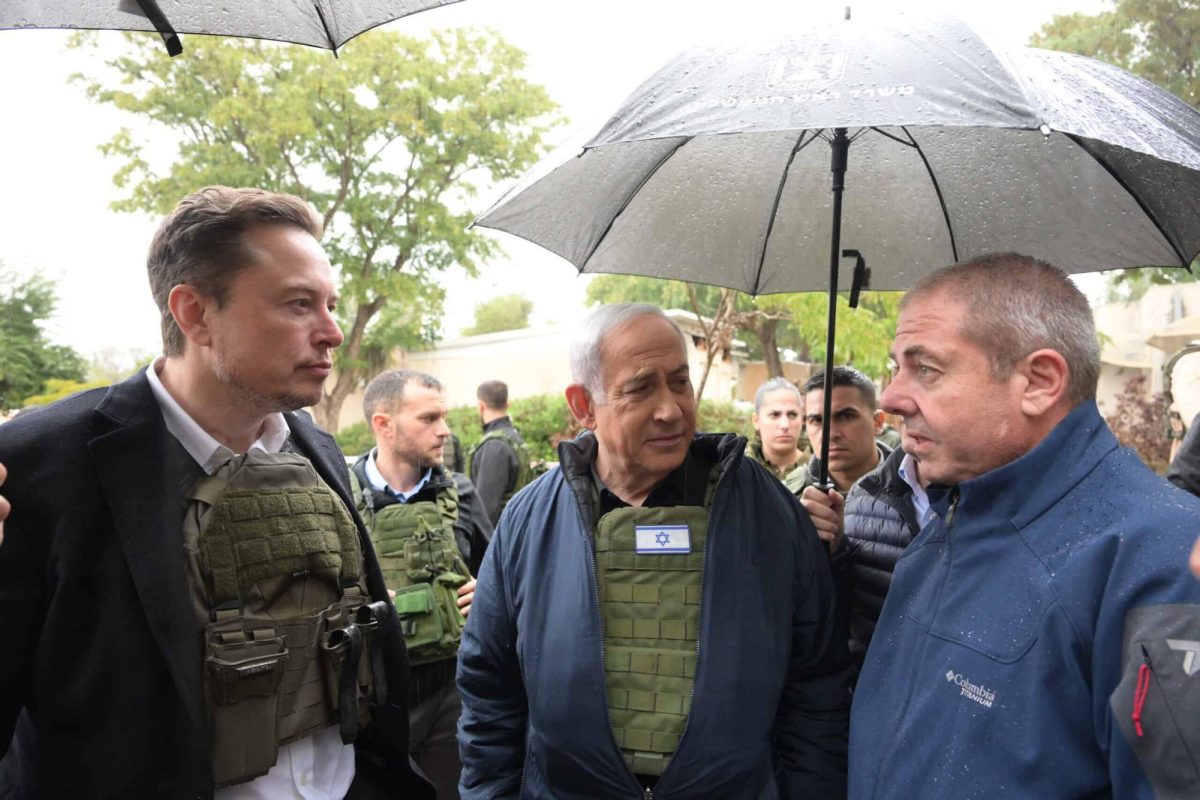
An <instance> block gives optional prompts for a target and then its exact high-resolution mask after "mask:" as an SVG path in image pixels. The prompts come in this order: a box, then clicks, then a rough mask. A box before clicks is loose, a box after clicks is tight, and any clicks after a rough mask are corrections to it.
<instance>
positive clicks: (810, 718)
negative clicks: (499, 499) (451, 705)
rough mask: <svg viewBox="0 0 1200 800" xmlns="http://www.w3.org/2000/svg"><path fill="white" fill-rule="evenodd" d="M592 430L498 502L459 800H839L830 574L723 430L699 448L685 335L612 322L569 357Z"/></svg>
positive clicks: (475, 629)
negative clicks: (504, 502) (501, 505)
mask: <svg viewBox="0 0 1200 800" xmlns="http://www.w3.org/2000/svg"><path fill="white" fill-rule="evenodd" d="M571 371H572V375H573V379H574V382H573V383H572V384H571V385H570V386H568V387H567V390H566V396H567V402H568V404H569V406H570V408H571V411H572V413H573V414H574V416H575V418H576V419H577V420H578V421H579V422H580V424H581V425H582V426H583V427H584V428H586V429H587V431H586V432H585V433H583V434H581V435H580V436H579V437H578V438H577V439H575V440H573V441H568V442H563V443H561V444H560V445H559V451H558V455H559V466H558V467H556V468H554V469H552V470H550V472H548V473H547V474H545V475H543V476H542V477H540V478H538V480H537V481H535V482H534V483H533V484H531V485H530V486H529V487H527V488H526V489H525V490H524V491H522V492H521V493H519V494H518V495H517V496H516V497H515V498H513V500H512V502H511V503H509V506H508V508H507V509H506V510H505V512H504V515H503V517H502V518H501V521H500V525H499V526H498V528H497V530H496V535H495V537H494V538H493V540H492V543H491V545H490V546H489V548H488V553H487V556H486V557H485V559H484V563H483V567H482V569H481V571H480V577H479V587H478V589H477V591H476V594H475V598H474V603H473V605H472V610H471V616H470V617H469V618H468V620H467V626H466V628H465V630H464V632H463V640H462V645H461V647H460V653H459V671H458V684H459V692H460V694H461V696H462V699H463V715H462V722H461V725H460V734H459V737H460V745H461V753H462V757H463V777H462V782H461V784H460V795H461V796H462V797H464V798H468V799H473V798H493V797H517V796H521V797H539V798H542V797H547V798H548V797H555V798H584V797H586V798H599V799H604V798H613V800H616V799H617V798H634V797H642V798H653V797H655V796H661V797H664V798H675V799H676V800H686V799H688V798H695V799H696V800H701V798H703V800H721V799H722V798H726V799H727V800H742V799H743V798H744V799H745V800H760V798H776V797H780V798H813V800H817V798H821V799H822V800H825V798H834V799H836V798H841V797H844V796H845V768H846V735H847V715H848V708H849V689H848V678H849V656H848V652H847V650H846V644H845V637H844V635H839V633H838V631H837V630H836V627H837V624H838V619H837V615H836V614H835V612H834V589H833V584H832V580H831V576H830V568H829V559H828V557H827V556H826V555H825V553H824V551H823V549H822V547H821V544H820V540H819V539H818V537H817V534H816V531H815V529H814V527H813V525H812V523H811V522H810V521H809V519H808V516H807V515H806V514H805V512H804V510H803V509H802V508H801V506H800V504H799V503H798V502H797V501H796V499H795V497H794V496H793V495H792V494H791V493H790V492H788V490H787V489H786V487H784V486H783V485H782V484H781V483H780V482H779V480H777V479H776V478H775V477H774V476H772V475H771V474H769V473H768V472H767V471H766V470H764V469H763V468H762V467H761V466H760V465H758V464H755V463H754V462H753V461H751V460H750V459H747V458H746V457H745V449H746V440H745V439H744V438H743V437H740V436H735V435H733V434H701V435H696V402H695V398H694V396H693V388H692V382H691V378H690V374H689V368H688V358H687V350H686V344H685V339H684V335H683V333H682V332H681V331H680V330H679V328H678V327H677V326H676V325H675V324H674V323H673V322H671V321H670V320H669V319H668V318H667V317H666V316H665V315H663V313H662V311H661V310H660V309H658V308H656V307H654V306H648V305H641V304H617V305H610V306H604V307H602V308H601V309H598V310H597V311H596V312H594V313H593V314H592V315H591V316H590V317H589V318H588V319H587V320H586V321H585V322H584V324H583V327H582V329H581V331H580V332H579V334H578V338H577V340H576V341H575V342H574V343H573V344H572V347H571Z"/></svg>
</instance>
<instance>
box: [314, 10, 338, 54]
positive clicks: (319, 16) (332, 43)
mask: <svg viewBox="0 0 1200 800" xmlns="http://www.w3.org/2000/svg"><path fill="white" fill-rule="evenodd" d="M313 9H314V10H315V11H316V12H317V19H319V20H321V27H322V28H324V29H325V38H326V39H328V40H329V49H330V50H332V51H333V56H334V58H337V42H335V41H334V40H333V32H332V31H330V30H329V23H328V22H326V21H325V13H324V12H323V11H321V4H320V3H319V2H314V3H313Z"/></svg>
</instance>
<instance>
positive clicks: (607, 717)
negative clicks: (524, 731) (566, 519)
mask: <svg viewBox="0 0 1200 800" xmlns="http://www.w3.org/2000/svg"><path fill="white" fill-rule="evenodd" d="M567 488H568V490H569V491H570V492H571V494H572V495H573V496H574V495H575V490H574V489H572V488H571V486H570V484H569V483H568V484H567ZM575 514H576V515H577V516H578V517H579V525H580V528H581V529H582V530H583V536H584V540H585V541H584V545H585V546H584V548H583V549H584V551H585V552H587V557H588V566H589V567H590V571H589V574H590V575H591V579H592V596H593V597H594V598H595V599H596V624H597V626H598V627H599V630H600V685H601V686H602V687H603V689H604V721H605V723H606V724H607V727H608V738H609V741H611V742H612V746H613V749H614V750H615V751H616V753H617V758H618V759H620V761H621V765H622V766H623V767H625V774H626V775H628V776H629V780H630V782H631V783H632V784H633V785H634V786H637V785H638V779H637V776H636V775H634V774H633V770H631V769H630V768H629V764H627V763H626V762H625V756H623V755H621V748H620V747H618V746H617V740H616V737H614V736H613V733H612V729H613V727H612V714H611V713H610V711H609V708H608V671H607V669H606V667H605V664H606V663H608V662H606V661H605V653H604V614H603V613H601V611H600V578H599V576H597V575H596V550H595V548H596V541H595V538H596V537H595V533H594V532H593V534H592V535H591V536H589V535H588V526H587V522H586V521H585V520H584V518H583V509H582V508H580V506H579V498H578V497H575ZM693 688H694V687H693ZM524 778H525V773H524V772H523V771H522V773H521V779H522V782H523V781H524ZM639 788H641V787H639ZM642 797H643V798H644V800H649V799H650V798H653V797H654V795H653V794H652V793H651V791H650V789H649V788H646V789H645V790H644V794H643V795H642Z"/></svg>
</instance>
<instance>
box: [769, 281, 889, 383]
mask: <svg viewBox="0 0 1200 800" xmlns="http://www.w3.org/2000/svg"><path fill="white" fill-rule="evenodd" d="M901 296H902V293H901V292H863V293H862V296H861V298H860V302H859V305H858V308H850V303H849V300H848V299H847V296H846V295H839V296H838V311H837V338H836V340H835V345H836V351H835V353H834V361H835V363H838V364H850V365H852V366H854V367H857V368H858V369H860V370H862V371H863V372H864V373H866V374H867V375H868V376H869V377H871V378H882V377H884V376H886V375H887V374H888V352H889V351H890V350H891V346H892V337H893V336H894V335H895V333H896V319H897V318H898V317H899V315H900V298H901ZM784 297H786V298H787V300H786V301H785V302H786V304H787V308H788V310H789V311H790V312H791V315H792V320H793V323H792V324H793V325H794V326H795V328H796V331H797V333H798V335H799V336H800V337H801V338H802V339H804V340H805V341H806V342H808V343H809V345H810V350H809V353H810V358H811V359H812V360H813V361H815V362H817V363H818V364H824V363H825V338H826V334H827V333H828V323H827V319H828V317H829V296H828V295H825V294H820V293H817V292H806V293H804V294H792V295H784Z"/></svg>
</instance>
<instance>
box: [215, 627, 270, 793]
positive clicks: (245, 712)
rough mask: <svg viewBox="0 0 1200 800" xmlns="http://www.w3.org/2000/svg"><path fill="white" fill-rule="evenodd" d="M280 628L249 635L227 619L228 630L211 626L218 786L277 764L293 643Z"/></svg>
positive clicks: (258, 772) (261, 772)
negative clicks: (285, 682)
mask: <svg viewBox="0 0 1200 800" xmlns="http://www.w3.org/2000/svg"><path fill="white" fill-rule="evenodd" d="M234 622H236V620H235V621H234ZM274 633H275V632H274V631H272V630H270V629H261V630H258V631H254V632H252V634H251V637H250V638H247V637H246V636H245V633H244V632H243V631H242V629H241V626H240V625H237V626H236V627H233V626H231V625H229V624H226V626H225V630H224V632H222V631H221V630H220V629H219V628H217V629H216V630H213V629H210V632H209V636H208V648H207V651H208V657H207V658H206V660H205V661H206V667H207V668H206V669H205V680H206V682H207V687H208V694H209V697H210V698H211V699H212V702H211V710H212V732H213V765H214V769H213V780H214V781H215V782H216V783H217V785H224V784H226V783H230V782H232V781H234V780H237V779H239V778H240V776H244V775H249V776H258V775H265V774H266V773H267V772H268V771H269V770H270V769H271V767H272V766H274V764H275V760H276V757H277V756H278V752H279V742H278V740H277V738H276V735H275V718H276V715H277V714H278V713H279V695H280V692H279V689H280V686H281V685H282V683H283V677H284V673H285V670H286V667H287V661H288V648H287V644H286V642H285V641H284V639H283V638H282V637H279V636H275V635H274Z"/></svg>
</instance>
